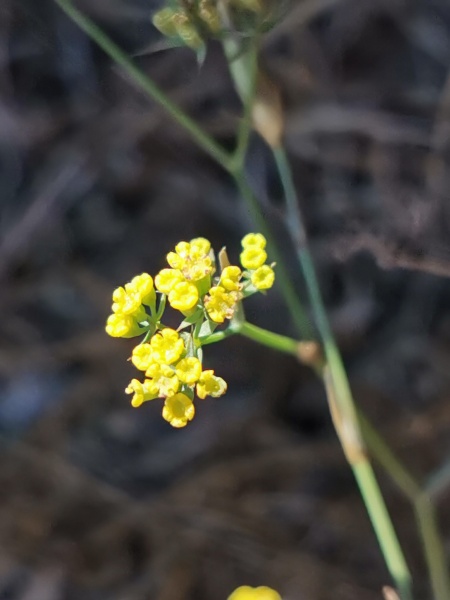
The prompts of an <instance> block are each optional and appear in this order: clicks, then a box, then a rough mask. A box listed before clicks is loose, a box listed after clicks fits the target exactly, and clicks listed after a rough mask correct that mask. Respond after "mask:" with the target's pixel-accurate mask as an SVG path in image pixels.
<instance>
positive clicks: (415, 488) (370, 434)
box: [357, 408, 422, 502]
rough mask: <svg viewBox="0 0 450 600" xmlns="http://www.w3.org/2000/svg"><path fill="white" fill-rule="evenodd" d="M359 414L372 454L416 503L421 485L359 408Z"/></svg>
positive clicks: (363, 432) (362, 429) (365, 439)
mask: <svg viewBox="0 0 450 600" xmlns="http://www.w3.org/2000/svg"><path fill="white" fill-rule="evenodd" d="M357 412H358V419H359V423H360V426H361V431H362V434H363V437H364V441H365V442H366V444H367V447H368V448H369V450H370V453H371V454H372V456H373V457H374V458H375V459H376V460H377V462H378V463H379V464H380V465H381V466H382V467H383V469H384V470H385V471H386V473H387V474H388V475H389V477H390V478H391V479H392V481H394V483H395V484H396V485H397V487H398V488H399V489H400V490H401V491H402V492H403V493H404V495H405V496H406V497H407V498H408V499H409V500H410V501H411V502H415V500H416V497H417V496H419V495H420V494H421V493H422V490H421V488H420V485H419V483H418V482H417V481H416V479H415V478H414V477H413V475H411V473H410V472H409V471H408V469H407V468H406V467H405V466H404V465H403V464H402V462H401V461H400V460H399V459H398V458H397V456H396V455H395V454H394V452H393V451H392V450H391V449H390V448H389V446H388V445H387V443H386V442H385V441H384V439H383V438H382V437H381V435H380V434H379V433H378V432H377V431H376V429H374V427H373V426H372V424H371V423H370V422H369V420H368V419H367V417H366V416H365V415H364V413H363V412H362V410H361V409H359V408H357Z"/></svg>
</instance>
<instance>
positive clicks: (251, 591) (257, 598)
mask: <svg viewBox="0 0 450 600" xmlns="http://www.w3.org/2000/svg"><path fill="white" fill-rule="evenodd" d="M228 600H281V596H280V594H279V593H278V592H276V591H275V590H273V589H272V588H269V587H266V586H265V585H263V586H260V587H256V588H253V587H250V586H249V585H242V586H241V587H238V588H237V589H236V590H234V592H233V593H232V594H231V596H229V597H228Z"/></svg>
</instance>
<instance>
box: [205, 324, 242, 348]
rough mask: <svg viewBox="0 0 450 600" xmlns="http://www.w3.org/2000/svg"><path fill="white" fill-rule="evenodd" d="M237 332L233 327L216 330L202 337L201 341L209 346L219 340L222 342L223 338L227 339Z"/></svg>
mask: <svg viewBox="0 0 450 600" xmlns="http://www.w3.org/2000/svg"><path fill="white" fill-rule="evenodd" d="M236 334H237V331H236V330H234V329H233V328H231V327H228V329H224V330H223V331H216V332H215V333H212V334H211V335H208V336H206V337H204V338H200V343H201V345H202V346H208V345H209V344H216V343H217V342H222V341H223V340H226V339H227V338H229V337H231V336H232V335H236Z"/></svg>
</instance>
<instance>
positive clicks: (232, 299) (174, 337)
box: [106, 233, 275, 427]
mask: <svg viewBox="0 0 450 600" xmlns="http://www.w3.org/2000/svg"><path fill="white" fill-rule="evenodd" d="M265 247H266V239H265V238H264V236H263V235H261V234H260V233H249V234H247V235H246V236H245V237H244V238H243V240H242V252H241V255H240V263H241V266H237V265H228V264H226V265H225V266H224V267H223V268H222V269H221V271H220V273H218V274H216V273H217V268H216V260H215V256H214V252H213V250H212V249H211V244H210V242H209V241H208V240H206V239H205V238H196V239H193V240H191V241H190V242H179V243H178V244H177V245H176V246H175V250H174V251H173V252H169V253H168V254H167V257H166V258H167V263H168V265H169V266H168V267H167V268H163V269H162V270H161V271H159V273H158V274H157V275H156V276H155V278H154V279H153V277H151V275H149V274H148V273H142V274H141V275H137V276H136V277H134V278H133V279H132V280H131V281H130V282H129V283H126V284H125V286H124V287H119V288H117V289H116V290H114V292H113V295H112V299H113V304H112V314H111V315H110V316H109V317H108V320H107V322H106V332H107V333H108V334H109V335H111V336H112V337H124V338H130V337H136V336H140V335H143V336H144V338H143V340H142V341H141V342H140V343H139V344H137V345H136V346H135V348H134V349H133V352H132V355H131V362H132V363H133V365H134V366H135V367H136V369H137V370H138V371H141V372H142V373H143V374H144V379H143V380H140V379H137V378H136V379H132V380H131V381H130V383H129V384H128V386H127V387H126V389H125V392H126V393H127V394H130V395H132V398H131V404H132V406H134V407H138V406H141V404H143V403H144V402H147V401H149V400H154V399H156V398H162V399H164V406H163V410H162V416H163V418H164V419H165V420H166V421H168V422H169V423H170V424H171V425H172V426H173V427H184V426H185V425H186V424H187V423H188V422H189V421H191V420H192V419H193V417H194V415H195V407H194V402H193V401H194V396H195V395H197V397H198V398H200V399H202V400H203V399H205V398H206V397H207V396H211V397H212V398H218V397H219V396H222V395H223V394H224V393H225V392H226V390H227V384H226V382H225V381H224V380H223V379H222V378H221V377H218V376H217V375H215V373H214V371H213V370H212V369H203V365H202V358H203V351H202V346H203V345H205V344H207V343H210V342H208V340H209V338H210V336H211V335H213V333H214V330H215V329H216V328H217V327H218V326H219V325H221V324H223V323H225V322H226V321H229V320H231V319H233V317H234V316H235V314H236V311H237V308H238V306H239V303H240V302H241V301H242V300H243V299H245V298H247V297H248V296H251V295H252V294H254V293H256V292H259V291H264V290H267V289H269V288H271V287H272V285H273V283H274V280H275V273H274V270H273V265H268V264H266V261H267V253H266V250H265ZM167 302H168V303H169V305H170V306H171V308H173V309H175V311H178V312H180V313H181V323H180V325H179V327H178V328H177V329H176V330H175V329H172V328H170V327H167V326H166V325H165V324H164V322H163V316H164V312H165V308H166V303H167Z"/></svg>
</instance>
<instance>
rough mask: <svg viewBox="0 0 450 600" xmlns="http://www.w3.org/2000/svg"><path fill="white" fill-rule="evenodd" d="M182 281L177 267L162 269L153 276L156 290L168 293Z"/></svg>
mask: <svg viewBox="0 0 450 600" xmlns="http://www.w3.org/2000/svg"><path fill="white" fill-rule="evenodd" d="M182 281H183V275H182V274H181V271H180V270H179V269H162V270H161V271H160V272H159V273H158V275H157V276H156V277H155V286H156V289H157V290H158V292H162V293H163V294H168V293H169V292H170V291H171V290H172V288H173V287H174V286H175V285H176V284H177V283H181V282H182Z"/></svg>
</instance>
